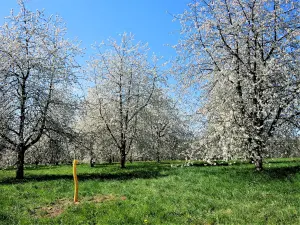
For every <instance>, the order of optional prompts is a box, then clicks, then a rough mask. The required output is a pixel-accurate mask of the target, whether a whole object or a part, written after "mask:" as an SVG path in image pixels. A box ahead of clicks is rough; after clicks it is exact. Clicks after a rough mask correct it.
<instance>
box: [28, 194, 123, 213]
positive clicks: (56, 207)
mask: <svg viewBox="0 0 300 225" xmlns="http://www.w3.org/2000/svg"><path fill="white" fill-rule="evenodd" d="M126 199H127V198H126V196H121V197H118V196H115V195H112V194H110V195H95V196H92V197H85V198H82V199H80V201H79V202H75V203H74V202H73V201H72V199H65V198H64V199H59V200H57V201H56V202H54V203H51V204H50V205H48V206H44V207H40V208H37V209H36V210H35V213H34V214H35V216H37V217H39V218H53V217H57V216H59V215H61V214H62V213H63V212H64V211H65V210H66V209H67V208H69V207H71V206H74V205H80V204H82V203H89V202H92V203H103V202H107V201H117V200H122V201H125V200H126Z"/></svg>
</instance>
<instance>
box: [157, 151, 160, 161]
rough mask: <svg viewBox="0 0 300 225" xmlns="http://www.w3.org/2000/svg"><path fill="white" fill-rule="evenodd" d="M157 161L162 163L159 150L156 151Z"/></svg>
mask: <svg viewBox="0 0 300 225" xmlns="http://www.w3.org/2000/svg"><path fill="white" fill-rule="evenodd" d="M156 161H157V162H158V163H159V162H160V154H159V150H158V149H157V151H156Z"/></svg>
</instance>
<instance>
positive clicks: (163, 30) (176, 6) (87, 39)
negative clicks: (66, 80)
mask: <svg viewBox="0 0 300 225" xmlns="http://www.w3.org/2000/svg"><path fill="white" fill-rule="evenodd" d="M0 3H1V5H0V24H1V25H2V24H3V23H4V21H5V20H4V18H5V17H6V16H8V15H9V13H10V10H11V9H12V8H13V9H14V12H15V13H17V12H18V11H19V9H18V5H17V0H0ZM188 3H189V0H27V2H26V5H27V8H29V9H30V10H32V11H35V10H36V9H39V10H41V9H44V10H45V14H46V15H48V16H50V15H52V14H54V15H55V14H58V15H60V16H61V17H62V18H63V20H64V21H65V23H66V27H67V29H68V32H67V37H68V38H70V39H75V38H77V39H78V40H80V41H82V45H81V47H83V48H85V52H86V54H85V56H84V59H85V60H88V58H89V57H90V55H91V54H92V53H93V50H92V48H91V45H92V44H95V43H100V42H102V41H105V40H107V39H108V38H110V37H112V38H118V39H119V38H120V37H119V34H122V33H124V32H127V33H130V32H131V33H132V34H134V37H135V40H136V41H141V42H143V43H148V44H149V47H150V52H151V53H152V52H154V53H155V54H157V55H159V56H163V57H164V58H165V59H166V60H168V59H169V58H170V57H173V56H175V51H174V50H173V49H172V48H171V47H169V46H166V45H168V44H169V45H174V44H176V43H177V41H178V38H179V30H180V24H179V22H178V21H176V22H173V21H172V20H173V17H172V14H175V15H176V14H179V13H182V12H183V11H184V9H185V8H186V7H187V4H188Z"/></svg>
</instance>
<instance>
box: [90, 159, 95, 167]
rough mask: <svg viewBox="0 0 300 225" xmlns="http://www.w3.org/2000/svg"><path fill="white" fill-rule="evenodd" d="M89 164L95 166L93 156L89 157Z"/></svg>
mask: <svg viewBox="0 0 300 225" xmlns="http://www.w3.org/2000/svg"><path fill="white" fill-rule="evenodd" d="M90 166H91V167H94V166H95V162H94V159H93V158H91V159H90Z"/></svg>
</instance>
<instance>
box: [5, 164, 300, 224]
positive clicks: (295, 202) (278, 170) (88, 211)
mask: <svg viewBox="0 0 300 225" xmlns="http://www.w3.org/2000/svg"><path fill="white" fill-rule="evenodd" d="M171 163H172V162H167V163H160V164H157V163H154V162H147V163H133V164H128V167H127V168H126V169H123V170H122V169H120V168H119V165H118V164H114V165H96V166H95V168H90V167H89V166H88V165H78V167H77V168H78V178H79V201H80V203H79V204H78V205H75V204H73V203H72V199H73V180H72V166H71V165H64V166H54V167H50V166H49V167H48V166H47V167H38V168H35V167H34V166H32V167H30V168H28V167H27V168H26V170H25V177H26V179H25V180H24V181H22V182H17V181H16V180H14V179H13V177H14V170H2V171H0V206H1V207H0V223H1V224H11V225H12V224H113V225H118V224H300V211H299V209H300V175H299V172H300V162H299V160H297V159H293V160H292V161H291V160H287V159H285V160H273V161H272V162H271V161H270V163H268V164H265V170H264V171H263V172H261V173H258V172H255V171H254V167H253V165H249V164H241V165H238V166H237V165H234V166H201V164H199V165H200V166H199V165H198V166H191V167H171V166H170V164H171ZM177 163H179V162H177ZM95 199H96V200H95ZM97 199H98V200H97ZM57 208H58V209H59V210H57V213H56V214H55V213H54V214H53V215H52V214H51V213H50V211H51V210H52V211H53V210H54V211H55V210H56V209H57ZM47 210H48V211H47ZM49 210H50V211H49Z"/></svg>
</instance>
